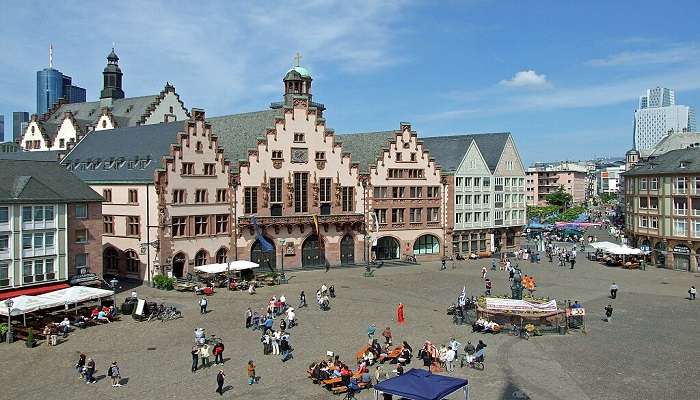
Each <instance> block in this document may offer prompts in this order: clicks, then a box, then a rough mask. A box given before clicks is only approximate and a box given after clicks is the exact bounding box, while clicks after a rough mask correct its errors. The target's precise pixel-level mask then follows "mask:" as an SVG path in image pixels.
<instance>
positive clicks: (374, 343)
mask: <svg viewBox="0 0 700 400" xmlns="http://www.w3.org/2000/svg"><path fill="white" fill-rule="evenodd" d="M369 350H370V351H372V353H374V357H375V358H377V356H379V354H381V352H382V346H381V345H380V344H379V341H378V340H377V339H372V344H370V346H369Z"/></svg>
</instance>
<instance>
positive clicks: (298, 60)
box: [294, 51, 301, 67]
mask: <svg viewBox="0 0 700 400" xmlns="http://www.w3.org/2000/svg"><path fill="white" fill-rule="evenodd" d="M294 60H295V61H296V63H297V65H296V66H297V67H299V66H300V65H301V53H299V52H298V51H297V55H296V57H294Z"/></svg>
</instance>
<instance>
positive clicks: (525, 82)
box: [499, 69, 550, 88]
mask: <svg viewBox="0 0 700 400" xmlns="http://www.w3.org/2000/svg"><path fill="white" fill-rule="evenodd" d="M499 83H500V84H501V85H503V86H509V87H531V88H542V87H548V86H550V84H549V82H548V81H547V75H545V74H537V72H535V71H534V70H531V69H529V70H527V71H519V72H517V73H516V74H515V75H514V76H513V78H511V79H508V80H502V81H501V82H499Z"/></svg>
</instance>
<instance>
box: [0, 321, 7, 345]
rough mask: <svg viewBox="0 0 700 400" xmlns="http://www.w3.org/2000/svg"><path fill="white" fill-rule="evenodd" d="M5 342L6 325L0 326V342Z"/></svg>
mask: <svg viewBox="0 0 700 400" xmlns="http://www.w3.org/2000/svg"><path fill="white" fill-rule="evenodd" d="M5 340H7V324H0V342H4V341H5Z"/></svg>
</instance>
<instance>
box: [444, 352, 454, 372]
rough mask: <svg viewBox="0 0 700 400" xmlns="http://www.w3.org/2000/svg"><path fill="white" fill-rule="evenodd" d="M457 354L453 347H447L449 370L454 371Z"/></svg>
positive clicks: (446, 356)
mask: <svg viewBox="0 0 700 400" xmlns="http://www.w3.org/2000/svg"><path fill="white" fill-rule="evenodd" d="M456 356H457V354H456V353H455V351H454V350H453V349H452V347H448V348H447V353H446V354H445V363H446V364H447V371H449V372H452V371H454V369H455V368H454V361H455V357H456Z"/></svg>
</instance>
